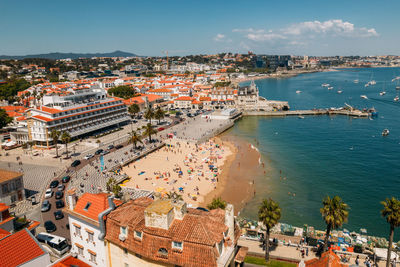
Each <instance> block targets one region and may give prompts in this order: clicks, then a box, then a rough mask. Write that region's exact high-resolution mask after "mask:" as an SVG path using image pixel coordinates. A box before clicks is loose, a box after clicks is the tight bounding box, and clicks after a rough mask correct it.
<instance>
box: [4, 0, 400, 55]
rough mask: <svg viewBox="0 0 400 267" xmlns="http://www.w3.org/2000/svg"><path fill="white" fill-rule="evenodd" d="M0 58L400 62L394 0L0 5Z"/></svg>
mask: <svg viewBox="0 0 400 267" xmlns="http://www.w3.org/2000/svg"><path fill="white" fill-rule="evenodd" d="M0 10H1V12H0V14H1V15H0V25H1V26H0V55H2V54H7V55H24V54H32V53H48V52H111V51H115V50H123V51H127V52H132V53H136V54H139V55H149V56H158V55H163V51H165V50H168V51H169V54H170V55H186V54H201V53H202V54H211V53H217V52H242V53H243V52H247V51H249V50H250V51H253V52H255V53H262V54H292V55H383V54H396V55H400V45H399V43H400V29H399V25H400V16H399V15H398V10H400V1H398V0H393V1H392V0H388V1H385V0H382V1H372V0H371V1H370V0H335V1H332V0H329V1H325V0H309V1H308V0H293V1H290V0H286V1H284V0H282V1H269V0H264V1H256V0H240V1H235V0H231V1H219V0H214V1H208V0H203V1H189V0H186V1H175V0H164V1H151V0H147V1H135V0H131V1H120V0H114V1H90V0H85V1H82V0H69V1H61V0H59V1H58V0H52V1H41V0H38V1H31V0H29V1H28V0H21V1H14V0H12V1H9V0H0Z"/></svg>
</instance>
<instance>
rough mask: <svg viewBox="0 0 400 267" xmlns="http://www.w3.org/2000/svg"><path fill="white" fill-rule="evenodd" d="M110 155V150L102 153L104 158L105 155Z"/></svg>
mask: <svg viewBox="0 0 400 267" xmlns="http://www.w3.org/2000/svg"><path fill="white" fill-rule="evenodd" d="M108 153H110V151H108V150H104V151H103V152H101V154H102V155H103V156H104V155H107V154H108Z"/></svg>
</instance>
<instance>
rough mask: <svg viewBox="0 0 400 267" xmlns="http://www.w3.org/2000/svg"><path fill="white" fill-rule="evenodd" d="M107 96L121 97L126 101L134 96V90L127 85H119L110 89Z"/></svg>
mask: <svg viewBox="0 0 400 267" xmlns="http://www.w3.org/2000/svg"><path fill="white" fill-rule="evenodd" d="M108 94H109V95H113V96H116V97H121V98H123V99H128V98H131V97H134V96H136V92H135V90H134V89H133V88H132V87H130V86H128V85H121V86H117V87H113V88H110V89H109V90H108Z"/></svg>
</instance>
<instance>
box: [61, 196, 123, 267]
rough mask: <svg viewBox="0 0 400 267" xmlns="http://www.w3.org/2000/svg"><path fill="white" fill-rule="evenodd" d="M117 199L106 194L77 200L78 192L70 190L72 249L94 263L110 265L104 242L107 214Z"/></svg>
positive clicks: (69, 219)
mask: <svg viewBox="0 0 400 267" xmlns="http://www.w3.org/2000/svg"><path fill="white" fill-rule="evenodd" d="M120 203H121V202H119V201H116V200H115V201H114V200H113V199H112V198H111V197H109V196H108V195H107V194H105V193H99V194H90V193H85V194H83V195H82V196H81V197H80V198H79V199H78V200H77V201H76V194H75V191H74V190H73V189H72V190H70V191H69V192H68V204H69V206H68V208H66V209H65V212H66V213H67V214H68V222H69V225H70V234H71V246H72V248H71V252H72V253H74V254H75V255H77V257H78V259H80V260H82V261H83V262H86V263H87V264H90V265H91V266H107V265H108V260H107V256H106V255H107V253H106V247H105V244H104V236H105V222H104V218H105V215H106V214H107V213H109V212H111V211H112V210H114V209H115V206H116V205H115V204H120Z"/></svg>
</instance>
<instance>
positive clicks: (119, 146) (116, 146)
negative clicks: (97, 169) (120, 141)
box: [115, 145, 124, 149]
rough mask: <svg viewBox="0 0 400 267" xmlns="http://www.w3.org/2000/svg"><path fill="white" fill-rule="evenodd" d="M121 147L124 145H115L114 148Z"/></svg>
mask: <svg viewBox="0 0 400 267" xmlns="http://www.w3.org/2000/svg"><path fill="white" fill-rule="evenodd" d="M123 147H124V146H123V145H116V146H115V149H120V148H123Z"/></svg>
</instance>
